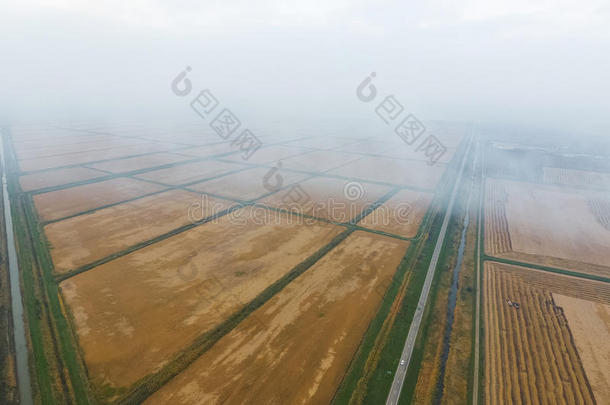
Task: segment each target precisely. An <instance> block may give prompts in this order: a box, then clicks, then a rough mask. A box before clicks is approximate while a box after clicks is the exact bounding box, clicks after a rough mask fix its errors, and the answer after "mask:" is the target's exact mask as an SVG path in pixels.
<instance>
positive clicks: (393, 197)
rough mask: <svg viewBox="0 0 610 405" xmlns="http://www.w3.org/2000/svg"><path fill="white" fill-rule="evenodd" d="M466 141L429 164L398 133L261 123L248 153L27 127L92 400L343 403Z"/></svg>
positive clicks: (20, 154)
mask: <svg viewBox="0 0 610 405" xmlns="http://www.w3.org/2000/svg"><path fill="white" fill-rule="evenodd" d="M461 137H462V134H458V135H455V136H454V137H453V138H450V139H449V140H448V141H447V142H448V153H447V155H446V156H445V157H444V158H443V159H442V160H441V161H440V162H439V163H438V164H436V165H429V164H428V162H427V160H426V157H425V156H423V155H422V154H416V153H414V152H413V150H412V148H411V147H409V146H408V145H405V144H404V143H402V141H400V139H398V141H397V140H396V139H394V137H393V135H392V134H391V133H389V134H387V136H385V137H384V136H366V135H364V136H356V135H354V134H352V133H347V132H346V133H339V134H336V135H335V136H333V137H325V136H304V135H295V136H289V135H283V136H276V135H269V136H265V135H264V134H263V135H260V134H259V138H260V139H261V141H262V144H263V145H262V147H261V148H260V149H258V150H257V151H256V152H255V153H254V154H253V155H252V156H251V157H250V158H248V159H245V158H244V155H243V153H242V152H243V151H242V150H240V149H239V147H237V146H235V145H233V144H232V143H231V142H229V141H223V140H222V139H221V138H219V137H218V136H217V135H216V134H214V133H211V132H207V133H206V132H205V131H203V132H202V130H201V128H200V127H197V126H187V125H182V126H168V127H143V126H137V125H133V126H127V125H123V126H119V125H116V126H107V125H106V126H91V127H86V126H85V127H79V128H78V129H77V128H72V129H70V128H55V127H48V128H47V127H26V126H24V127H16V128H13V129H12V130H11V136H10V144H11V146H12V158H13V162H14V174H15V175H16V180H17V181H16V182H15V185H16V186H17V187H18V193H19V198H20V201H23V204H24V205H23V207H24V212H25V214H24V216H25V217H27V218H28V221H32V222H28V223H29V226H30V227H33V228H32V235H34V236H35V235H36V234H37V232H38V231H35V229H38V230H40V231H42V233H41V235H40V236H41V238H43V239H44V240H43V241H42V243H40V244H37V242H36V238H35V237H34V238H33V239H32V243H34V244H36V246H38V248H39V249H40V250H39V251H38V253H37V254H39V256H40V257H41V258H42V259H40V260H39V266H40V267H41V268H42V271H43V273H41V276H40V277H41V280H44V283H47V284H46V285H47V287H46V288H50V289H55V290H56V291H57V292H58V295H57V299H58V301H59V303H58V304H59V307H60V308H61V312H62V314H63V316H65V317H66V318H67V320H68V325H69V326H68V333H71V334H72V335H73V336H74V342H75V349H74V350H75V353H77V357H78V361H77V363H80V364H81V365H82V367H83V369H84V370H85V371H84V374H85V375H86V376H87V381H86V382H85V383H84V386H86V387H88V390H89V391H90V392H89V396H90V398H91V399H92V402H97V401H103V402H109V403H113V402H116V403H140V402H142V401H148V402H150V403H205V404H211V403H235V404H241V403H292V402H294V401H297V402H298V401H301V402H304V403H316V404H318V403H328V402H329V401H330V400H331V399H332V397H333V395H334V393H335V391H336V390H337V388H338V386H339V385H340V383H341V380H342V378H343V376H344V375H345V373H346V371H347V369H348V367H349V364H350V361H351V359H352V357H353V356H354V354H355V353H356V352H357V350H358V347H359V345H360V342H361V340H362V337H363V335H364V334H365V332H366V330H367V327H368V325H369V323H370V322H371V319H373V317H374V316H375V314H376V313H377V311H378V309H379V307H380V305H381V300H382V298H383V296H384V294H385V291H386V289H387V288H388V286H389V285H391V282H390V281H391V279H392V277H393V276H394V273H395V272H396V269H397V267H398V266H399V264H400V263H401V261H402V260H403V258H404V257H405V255H406V253H407V250H408V247H409V246H410V245H411V243H412V241H413V240H417V238H418V237H419V233H418V230H419V229H420V227H421V225H422V223H423V221H424V217H425V216H426V213H427V211H428V209H429V206H430V204H431V201H432V199H433V198H434V196H435V195H436V193H437V191H438V190H437V188H438V186H439V184H440V180H441V177H442V176H443V174H444V173H445V171H446V169H447V168H448V167H449V161H450V159H451V157H452V156H453V153H454V152H455V150H456V148H457V145H458V144H459V142H460V140H461ZM401 148H403V149H402V150H403V151H404V153H403V154H400V153H399V151H400V150H401ZM28 209H29V210H31V212H28ZM34 228H35V229H34ZM46 257H48V258H49V259H50V260H49V261H48V263H47V262H46V261H45V258H46ZM46 299H48V300H52V299H53V297H47V298H46ZM346 308H349V311H346ZM50 322H51V321H50ZM51 323H52V324H53V325H54V324H55V323H54V322H51ZM58 325H59V324H58ZM53 328H59V326H52V327H51V330H54V329H53ZM49 333H52V332H49ZM66 344H67V343H66ZM74 367H77V366H74ZM61 368H62V367H61V366H60V367H59V369H61ZM301 368H303V369H306V370H308V371H307V374H302V373H297V372H295V370H300V369H301ZM58 373H59V374H61V373H62V372H61V371H60V372H58ZM39 378H41V377H40V376H39ZM51 378H55V377H51ZM193 379H196V380H197V382H196V383H193V382H192V380H193ZM55 380H56V381H54V382H53V384H52V385H56V386H57V387H58V388H57V390H64V391H65V392H67V394H64V395H65V396H66V397H70V396H72V395H73V394H70V392H71V390H72V389H73V388H72V387H71V383H70V381H69V380H68V379H67V378H64V377H61V376H59V375H58V376H57V378H55ZM194 384H195V385H196V388H195V387H194ZM253 384H259V385H260V387H261V388H260V389H259V390H256V391H254V390H251V389H250V388H251V387H252V385H253ZM62 386H63V388H61V387H62ZM202 393H203V394H202ZM58 395H59V394H58ZM76 402H78V403H87V401H86V400H81V399H79V400H77V401H76Z"/></svg>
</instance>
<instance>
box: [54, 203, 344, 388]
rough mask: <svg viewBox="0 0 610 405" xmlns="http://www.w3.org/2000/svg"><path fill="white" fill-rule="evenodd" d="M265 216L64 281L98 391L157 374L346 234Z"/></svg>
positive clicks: (176, 240) (252, 214)
mask: <svg viewBox="0 0 610 405" xmlns="http://www.w3.org/2000/svg"><path fill="white" fill-rule="evenodd" d="M260 215H261V212H260V211H251V210H247V209H241V210H239V211H237V212H235V213H234V214H233V215H230V216H229V215H227V216H224V217H222V218H220V219H218V220H215V221H213V222H210V223H206V224H203V225H201V226H198V227H196V228H193V229H191V230H189V231H185V232H182V233H180V234H178V235H175V236H173V237H170V238H168V239H165V240H163V241H161V242H157V243H155V244H154V245H151V246H148V247H146V248H143V249H140V250H138V251H136V252H133V253H131V254H128V255H126V256H123V257H121V258H118V259H116V260H113V261H111V262H108V263H105V264H103V265H100V266H98V267H96V268H93V269H92V270H90V271H88V272H85V273H81V274H78V275H76V276H74V277H72V278H70V279H67V280H65V281H63V282H62V283H61V284H60V288H61V292H62V294H63V297H64V299H65V303H66V306H67V308H68V309H69V311H70V313H71V314H72V315H73V318H74V322H75V326H76V331H77V333H78V338H79V342H80V345H81V348H82V352H83V355H84V360H85V364H86V365H87V368H88V370H89V375H90V377H91V378H92V380H93V382H94V384H96V385H101V384H108V385H110V386H113V387H128V386H130V385H131V384H133V383H134V382H136V381H137V380H138V379H140V378H142V377H144V376H145V375H147V374H149V373H151V372H154V371H156V370H158V369H159V368H160V367H162V366H163V365H164V364H165V362H167V361H168V360H169V358H170V356H172V355H174V354H176V353H177V352H178V351H180V350H181V349H183V348H185V347H186V346H187V345H189V344H190V343H191V342H192V341H193V340H194V339H195V338H196V337H197V336H199V335H201V334H203V333H204V332H206V331H208V330H210V329H211V328H213V327H214V326H217V325H218V324H219V323H221V322H222V321H223V320H225V319H226V318H227V317H228V316H229V315H230V314H232V313H234V312H235V311H237V310H239V309H240V308H241V307H243V306H244V305H245V304H246V303H248V302H249V301H251V300H252V299H253V298H254V297H256V296H257V295H258V294H259V293H260V292H261V291H262V290H263V289H265V288H266V287H267V286H269V285H270V284H272V283H273V282H275V281H276V280H278V279H279V278H281V277H282V276H283V275H285V274H286V273H287V272H288V271H290V270H291V269H292V268H293V267H294V266H296V265H297V264H299V263H300V262H302V261H303V260H305V259H306V258H307V257H309V256H310V255H312V254H313V253H315V252H316V251H317V250H318V249H320V248H321V247H322V246H324V245H326V244H328V243H329V242H330V241H331V240H332V238H333V237H334V236H336V235H337V234H338V233H340V232H341V231H342V230H343V228H341V227H337V226H334V225H331V224H326V223H318V222H313V221H310V222H308V224H302V223H300V222H299V221H298V220H297V219H296V218H295V217H293V216H290V215H288V214H276V215H275V217H274V219H275V220H274V221H269V220H268V219H267V223H263V222H264V221H265V218H260ZM312 222H313V223H312Z"/></svg>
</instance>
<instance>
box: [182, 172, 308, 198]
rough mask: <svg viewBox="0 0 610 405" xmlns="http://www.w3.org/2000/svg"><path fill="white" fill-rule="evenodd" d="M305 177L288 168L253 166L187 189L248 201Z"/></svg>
mask: <svg viewBox="0 0 610 405" xmlns="http://www.w3.org/2000/svg"><path fill="white" fill-rule="evenodd" d="M276 176H279V177H276ZM307 177H309V176H308V175H306V174H303V173H297V172H292V171H288V170H279V171H277V172H271V171H270V169H268V168H254V169H248V170H244V171H241V172H237V173H234V174H229V175H226V176H222V177H218V178H216V179H212V180H208V181H204V182H202V183H196V184H192V185H190V186H189V189H191V190H195V191H200V192H204V193H210V194H214V195H218V196H220V197H226V198H233V199H237V200H241V201H250V200H256V199H258V198H261V197H262V196H264V195H266V194H269V193H273V192H274V191H277V190H278V189H279V188H281V187H286V186H289V185H291V184H293V183H296V182H298V181H301V180H303V179H305V178H307Z"/></svg>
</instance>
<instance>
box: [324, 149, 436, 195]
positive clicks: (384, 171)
mask: <svg viewBox="0 0 610 405" xmlns="http://www.w3.org/2000/svg"><path fill="white" fill-rule="evenodd" d="M444 171H445V167H444V165H442V164H440V163H439V164H436V165H434V166H430V165H428V163H427V162H425V161H423V160H401V159H396V158H387V157H378V156H366V157H363V158H362V159H359V160H357V161H352V162H350V163H347V164H345V165H343V166H341V167H338V168H335V169H333V170H330V171H329V172H328V173H329V174H332V175H337V176H346V177H352V178H356V179H360V180H363V181H372V182H381V183H392V184H397V185H400V186H410V187H417V188H423V189H428V190H431V189H434V188H435V186H436V185H437V183H438V182H439V180H440V178H441V176H442V174H443V173H444Z"/></svg>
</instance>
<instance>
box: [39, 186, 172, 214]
mask: <svg viewBox="0 0 610 405" xmlns="http://www.w3.org/2000/svg"><path fill="white" fill-rule="evenodd" d="M165 188H166V187H164V186H161V185H157V184H152V183H147V182H144V181H139V180H135V179H131V178H116V179H111V180H106V181H101V182H99V183H89V184H84V185H81V186H76V187H71V188H66V189H63V190H57V191H51V192H48V193H43V194H36V195H34V197H33V200H34V204H35V205H36V209H37V210H38V215H39V217H40V219H41V220H43V221H52V220H56V219H59V218H64V217H68V216H70V215H74V214H78V213H81V212H85V211H89V210H93V209H96V208H100V207H103V206H105V205H108V204H115V203H118V202H120V201H124V200H131V199H133V198H137V197H142V196H143V195H146V194H150V193H154V192H158V191H161V190H163V189H165Z"/></svg>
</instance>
